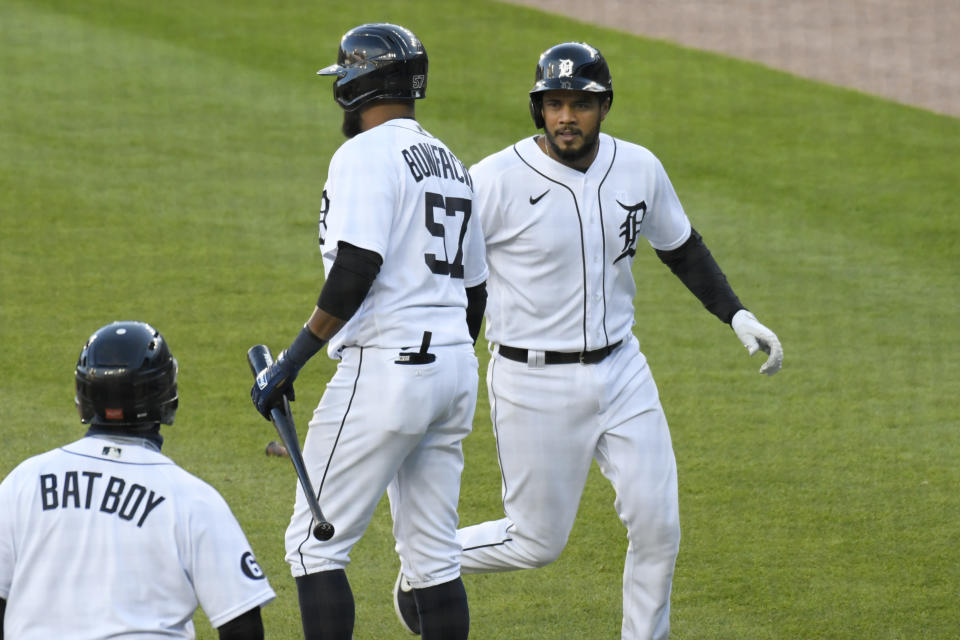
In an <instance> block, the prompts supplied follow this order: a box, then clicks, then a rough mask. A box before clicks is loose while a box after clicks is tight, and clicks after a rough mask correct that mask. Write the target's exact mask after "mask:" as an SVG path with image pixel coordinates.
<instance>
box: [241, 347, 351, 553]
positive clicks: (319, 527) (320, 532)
mask: <svg viewBox="0 0 960 640" xmlns="http://www.w3.org/2000/svg"><path fill="white" fill-rule="evenodd" d="M247 362H248V363H249V364H250V370H251V371H252V372H253V377H254V378H256V377H257V376H258V375H260V372H261V371H263V370H264V369H266V368H267V367H269V366H270V365H271V364H273V356H272V355H271V354H270V349H269V348H268V347H267V346H266V345H263V344H258V345H254V346H252V347H250V349H249V350H248V351H247ZM270 421H271V422H273V426H274V428H275V429H276V430H277V433H278V434H279V435H280V440H281V441H283V446H285V447H286V448H287V453H289V455H290V462H291V463H293V468H294V470H295V471H296V472H297V478H298V479H299V480H300V486H301V487H303V493H304V494H305V496H306V498H307V505H309V507H310V513H312V514H313V519H314V520H316V521H317V524H316V525H315V526H314V527H313V537H314V538H316V539H317V540H329V539H330V538H332V537H333V532H334V529H333V525H332V524H330V521H328V520H327V518H326V517H325V516H324V515H323V511H322V510H321V509H320V503H319V502H318V501H317V494H316V492H314V490H313V483H311V482H310V476H309V475H307V467H306V465H304V463H303V455H302V454H301V452H300V440H299V439H298V437H297V428H296V426H294V424H293V415H292V414H291V413H290V402H289V401H288V400H287V397H286V396H284V397H283V404H282V405H281V406H279V407H273V408H271V409H270Z"/></svg>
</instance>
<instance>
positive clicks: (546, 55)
mask: <svg viewBox="0 0 960 640" xmlns="http://www.w3.org/2000/svg"><path fill="white" fill-rule="evenodd" d="M553 89H570V90H572V91H589V92H591V93H602V94H606V95H607V96H609V97H610V101H611V102H613V79H612V78H611V77H610V69H609V68H608V67H607V61H606V60H604V59H603V55H601V54H600V52H599V51H597V50H596V49H594V48H593V47H591V46H590V45H588V44H587V43H585V42H562V43H560V44H558V45H554V46H552V47H550V48H549V49H547V50H546V51H544V52H543V53H542V54H540V60H539V61H538V62H537V78H536V82H534V84H533V89H531V90H530V115H531V116H533V123H534V124H535V125H536V126H537V128H538V129H542V128H543V124H544V123H543V113H542V109H543V96H542V95H541V94H542V93H543V92H544V91H551V90H553Z"/></svg>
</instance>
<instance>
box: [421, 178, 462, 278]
mask: <svg viewBox="0 0 960 640" xmlns="http://www.w3.org/2000/svg"><path fill="white" fill-rule="evenodd" d="M425 203H426V212H425V213H426V223H427V231H429V232H430V235H432V236H435V237H437V238H443V240H444V242H443V250H444V255H443V256H442V258H441V257H438V256H437V254H435V253H425V254H423V258H424V260H425V261H426V263H427V268H429V269H430V271H432V272H433V273H435V274H437V275H440V276H450V277H451V278H463V238H464V236H466V235H467V222H468V221H469V220H470V205H471V202H470V200H469V199H468V198H453V197H450V198H444V197H443V196H442V195H440V194H439V193H433V192H430V191H428V192H427V193H426V194H425ZM438 210H439V211H442V212H444V214H443V217H442V218H441V221H440V222H437V220H436V217H435V216H436V212H437V211H438ZM458 213H462V214H463V219H462V220H461V221H460V230H459V233H458V237H457V251H456V255H455V256H454V257H453V261H452V262H450V261H449V258H450V251H449V250H448V248H447V242H446V225H445V224H444V221H445V218H447V217H456V215H457V214H458Z"/></svg>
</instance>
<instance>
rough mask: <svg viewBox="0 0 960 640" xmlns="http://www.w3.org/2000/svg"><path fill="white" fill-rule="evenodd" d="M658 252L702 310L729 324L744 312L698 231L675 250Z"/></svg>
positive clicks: (694, 231)
mask: <svg viewBox="0 0 960 640" xmlns="http://www.w3.org/2000/svg"><path fill="white" fill-rule="evenodd" d="M656 252H657V257H659V258H660V260H661V261H662V262H663V263H664V264H665V265H667V266H668V267H670V271H672V272H673V274H674V275H675V276H677V277H678V278H680V280H681V281H682V282H683V284H685V285H686V286H687V288H688V289H689V290H690V291H691V292H692V293H693V295H695V296H697V299H698V300H699V301H700V302H701V303H703V306H704V307H706V308H707V310H708V311H709V312H710V313H712V314H713V315H715V316H717V317H718V318H720V319H721V320H723V321H724V322H726V323H727V324H730V321H731V320H732V319H733V314H735V313H736V312H737V311H739V310H740V309H743V308H744V306H743V304H742V303H741V302H740V299H739V298H737V296H736V294H735V293H734V292H733V289H732V288H731V287H730V284H729V283H728V282H727V277H726V276H725V275H723V271H721V270H720V266H719V265H718V264H717V261H716V260H714V258H713V254H711V253H710V250H709V249H708V248H707V245H705V244H704V243H703V238H702V237H701V236H700V234H699V233H697V230H696V229H691V230H690V237H689V238H688V239H687V241H686V242H684V243H683V244H682V245H680V246H679V247H677V248H676V249H673V250H671V251H661V250H659V249H657V250H656Z"/></svg>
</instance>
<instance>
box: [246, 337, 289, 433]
mask: <svg viewBox="0 0 960 640" xmlns="http://www.w3.org/2000/svg"><path fill="white" fill-rule="evenodd" d="M286 354H287V352H286V351H284V352H283V353H281V354H280V357H279V358H277V360H276V362H274V363H273V364H271V365H270V366H269V367H267V368H266V369H264V370H263V371H261V372H260V373H259V374H257V378H256V380H254V382H253V387H251V389H250V399H251V400H253V406H255V407H256V408H257V411H259V412H260V413H261V414H262V415H263V417H264V418H266V419H267V420H269V419H270V410H271V409H273V408H274V407H279V406H280V405H281V404H282V403H283V396H287V399H288V400H290V401H291V402H293V400H294V399H295V398H296V394H295V393H294V390H293V381H294V380H296V379H297V374H298V373H300V367H298V366H296V365H295V364H294V363H293V362H292V361H291V360H290V359H289V358H287V357H286Z"/></svg>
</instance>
